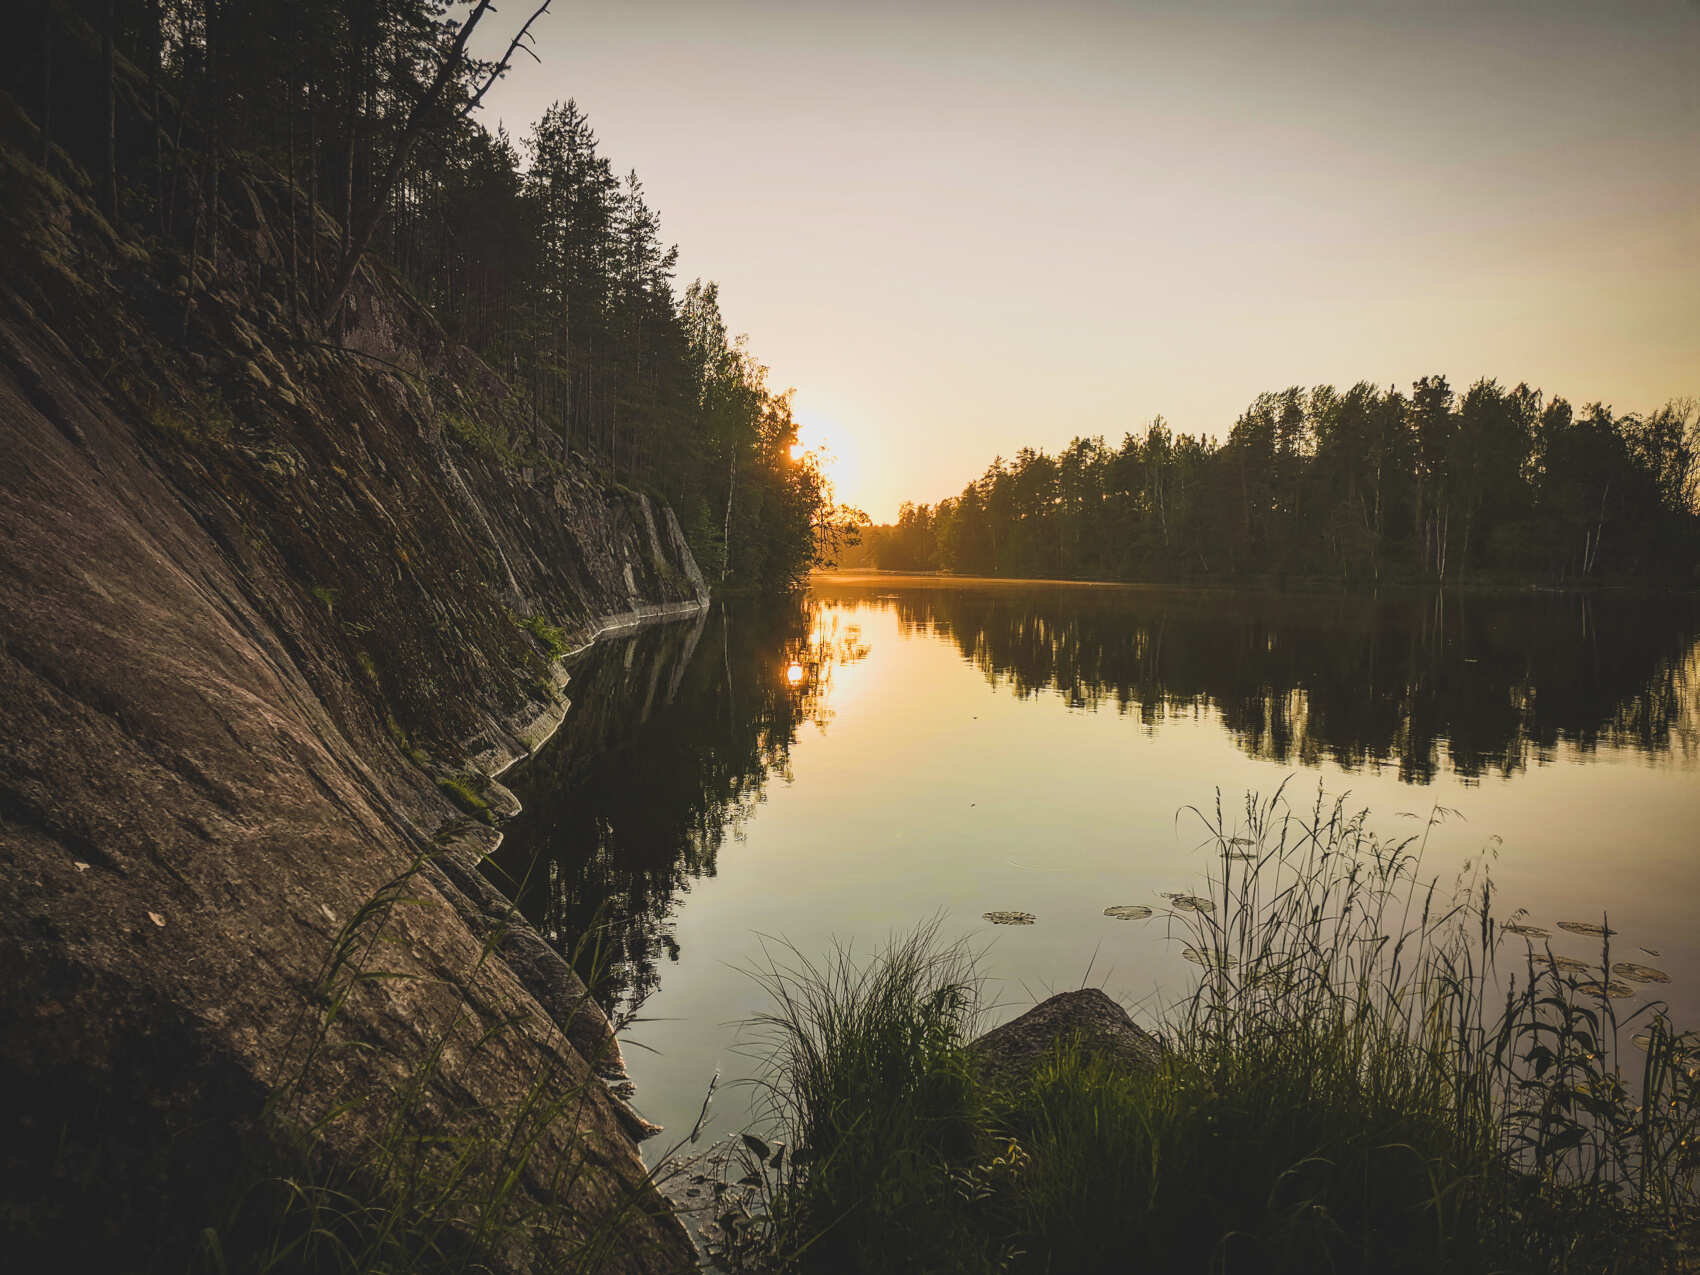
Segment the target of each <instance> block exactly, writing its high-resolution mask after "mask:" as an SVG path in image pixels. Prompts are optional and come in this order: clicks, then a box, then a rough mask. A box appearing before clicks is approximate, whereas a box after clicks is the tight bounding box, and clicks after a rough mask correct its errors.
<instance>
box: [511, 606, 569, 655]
mask: <svg viewBox="0 0 1700 1275" xmlns="http://www.w3.org/2000/svg"><path fill="white" fill-rule="evenodd" d="M517 623H518V624H519V627H520V628H522V629H524V630H525V631H526V632H527V633H529V634H531V636H532V637H534V638H536V639H537V642H538V645H540V646H541V647H542V648H543V649H544V650H545V651H546V652H548V654H549V658H550V659H551V660H558V659H560V658H562V657H563V656H565V655H566V654H567V653H568V652H569V651H571V650H572V647H571V646H570V645H568V643H567V635H566V633H565V632H563V631H562V630H561V629H560V628H558V627H556V626H555V625H553V624H550V623H549V621H548V620H546V619H544V618H543V617H542V616H540V615H528V616H526V617H525V619H523V620H519V621H517Z"/></svg>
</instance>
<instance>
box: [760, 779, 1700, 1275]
mask: <svg viewBox="0 0 1700 1275" xmlns="http://www.w3.org/2000/svg"><path fill="white" fill-rule="evenodd" d="M1195 813H1198V815H1199V818H1200V819H1201V820H1202V821H1203V823H1204V826H1205V827H1206V828H1207V830H1208V843H1209V845H1210V847H1211V861H1212V864H1211V867H1210V869H1209V872H1208V886H1207V890H1206V892H1207V895H1208V898H1209V899H1210V904H1211V907H1210V909H1209V910H1208V911H1202V910H1189V911H1186V912H1177V913H1176V914H1175V916H1176V919H1177V920H1178V921H1180V922H1181V924H1182V927H1183V929H1184V930H1185V934H1184V941H1185V942H1186V945H1187V947H1188V948H1190V949H1191V951H1192V953H1193V958H1192V959H1193V960H1194V962H1195V964H1197V966H1198V968H1199V971H1200V972H1199V974H1198V976H1197V982H1196V985H1195V986H1194V987H1192V988H1191V989H1190V990H1189V992H1188V994H1187V995H1186V996H1185V997H1183V998H1182V999H1181V1000H1180V1001H1179V1003H1178V1004H1176V1005H1175V1006H1174V1007H1173V1008H1172V1009H1171V1010H1170V1011H1169V1013H1168V1015H1167V1018H1166V1021H1165V1022H1164V1023H1163V1024H1162V1025H1161V1028H1162V1031H1161V1034H1162V1036H1163V1039H1164V1041H1165V1050H1164V1057H1163V1061H1162V1063H1161V1065H1160V1066H1159V1067H1158V1068H1157V1069H1156V1070H1155V1071H1153V1072H1150V1073H1148V1074H1147V1073H1135V1072H1130V1071H1127V1070H1125V1069H1118V1068H1116V1067H1115V1066H1113V1065H1111V1064H1108V1063H1105V1062H1103V1061H1100V1060H1095V1059H1093V1058H1090V1057H1085V1056H1083V1055H1082V1054H1081V1053H1080V1052H1079V1050H1078V1049H1077V1048H1076V1047H1074V1046H1073V1045H1072V1044H1071V1043H1069V1042H1063V1043H1062V1044H1061V1045H1059V1048H1058V1050H1057V1052H1056V1055H1055V1056H1054V1057H1053V1058H1052V1059H1051V1060H1050V1061H1049V1062H1048V1063H1047V1064H1046V1065H1045V1066H1044V1067H1043V1068H1041V1070H1040V1071H1039V1073H1038V1074H1037V1076H1036V1078H1035V1079H1034V1080H1033V1082H1032V1083H1031V1084H1030V1085H1029V1086H1028V1087H1027V1088H1026V1090H1025V1091H1024V1092H1020V1093H1002V1092H998V1091H997V1090H996V1089H994V1088H993V1087H992V1086H991V1085H989V1084H988V1083H986V1082H985V1081H984V1080H982V1079H980V1078H979V1077H977V1076H976V1074H975V1072H974V1070H973V1067H972V1065H971V1063H970V1061H969V1058H968V1055H967V1054H966V1052H965V1049H964V1046H965V1045H966V1043H967V1041H968V1040H969V1039H971V1037H972V1034H973V1030H974V1027H975V1024H976V1018H977V1013H976V1006H977V987H978V985H977V982H976V980H975V978H974V975H973V965H972V961H971V959H970V958H969V957H968V955H967V954H966V953H965V952H964V951H963V950H962V949H960V948H950V947H945V948H941V947H940V946H939V945H938V943H937V931H936V926H928V927H924V928H923V929H922V930H920V931H919V932H917V934H916V935H915V936H913V937H912V938H910V939H909V940H906V941H903V942H899V943H896V944H894V945H893V946H892V947H890V948H889V949H887V950H886V951H884V952H882V953H881V954H880V955H879V956H878V958H877V959H876V960H874V961H873V962H872V963H870V964H868V965H865V966H859V965H858V964H857V963H856V962H854V961H853V960H852V959H851V957H850V955H849V953H847V952H839V953H838V954H836V955H835V956H834V957H833V958H832V959H831V960H829V961H827V962H826V963H824V964H820V965H816V964H811V963H809V962H808V961H805V960H803V959H802V958H801V957H799V956H798V955H797V954H796V953H795V952H794V951H789V950H788V951H787V954H786V955H785V959H784V962H783V963H781V962H778V961H774V960H772V959H771V958H770V960H769V964H768V967H767V968H766V969H765V970H763V971H762V974H761V977H762V981H763V982H764V983H765V984H766V985H767V987H768V990H769V993H770V995H771V996H772V998H773V1002H774V1007H773V1009H772V1010H771V1012H770V1013H768V1014H767V1015H766V1016H764V1017H763V1018H762V1019H761V1020H759V1021H758V1023H757V1026H758V1028H759V1029H760V1030H759V1033H758V1036H759V1045H760V1048H761V1050H762V1053H763V1056H764V1057H765V1059H766V1064H767V1070H766V1073H765V1077H764V1080H763V1082H762V1083H763V1085H764V1092H765V1093H766V1094H767V1095H768V1103H769V1113H768V1114H769V1116H770V1118H771V1122H772V1124H771V1127H772V1129H773V1130H774V1135H773V1136H775V1137H783V1138H784V1139H785V1141H786V1142H787V1143H788V1145H789V1146H790V1148H791V1156H790V1159H789V1161H788V1162H785V1163H783V1164H782V1165H781V1166H780V1167H778V1168H776V1167H775V1166H774V1165H773V1164H772V1162H771V1158H769V1159H768V1160H762V1159H761V1158H760V1157H757V1156H755V1155H753V1154H745V1155H744V1156H743V1157H742V1164H741V1166H740V1167H741V1169H742V1171H743V1172H744V1174H745V1176H744V1178H743V1180H742V1185H743V1188H744V1189H745V1190H746V1191H747V1192H749V1193H751V1194H752V1196H753V1197H754V1200H753V1208H754V1212H755V1214H756V1220H755V1221H754V1222H752V1223H749V1224H746V1225H745V1226H743V1227H742V1229H741V1231H740V1235H741V1236H742V1237H743V1239H742V1242H741V1243H738V1244H734V1245H733V1252H732V1254H731V1256H730V1259H729V1260H730V1261H732V1262H733V1264H735V1265H742V1266H743V1267H744V1268H746V1269H780V1270H799V1271H831V1272H839V1271H876V1270H927V1271H932V1270H938V1271H999V1270H1010V1271H1034V1272H1064V1271H1088V1272H1090V1271H1109V1270H1117V1271H1120V1270H1129V1269H1150V1270H1161V1271H1220V1272H1231V1271H1275V1272H1282V1271H1292V1272H1298V1271H1313V1270H1336V1271H1371V1270H1374V1271H1383V1270H1389V1271H1413V1272H1414V1271H1435V1270H1450V1271H1462V1272H1478V1271H1479V1272H1490V1271H1555V1272H1557V1271H1563V1272H1581V1271H1642V1270H1682V1269H1695V1266H1694V1262H1695V1248H1694V1245H1695V1242H1696V1240H1697V1238H1700V1236H1697V1235H1696V1218H1700V1081H1697V1074H1700V1038H1697V1037H1696V1036H1694V1035H1693V1034H1687V1035H1679V1034H1677V1033H1676V1032H1674V1031H1673V1030H1672V1029H1671V1027H1670V1025H1669V1023H1668V1020H1667V1019H1666V1018H1665V1017H1664V1015H1663V1011H1662V1008H1661V1007H1660V1006H1658V1005H1656V1004H1647V1005H1643V1006H1642V1007H1641V1008H1640V1009H1638V1010H1635V1011H1634V1012H1633V1013H1631V1014H1629V1015H1627V1016H1626V1017H1623V1018H1621V1019H1620V1017H1619V1013H1618V1009H1617V1006H1616V1004H1615V1003H1614V1001H1613V999H1612V998H1611V997H1610V996H1609V995H1607V994H1606V991H1605V989H1604V987H1603V986H1601V985H1602V984H1604V983H1605V982H1606V981H1607V977H1608V972H1609V971H1610V970H1611V968H1612V955H1611V950H1610V935H1609V934H1606V935H1603V936H1602V950H1601V953H1600V968H1599V969H1598V970H1595V971H1593V972H1591V973H1589V972H1582V971H1574V970H1570V969H1567V968H1566V967H1564V966H1563V965H1562V964H1561V963H1560V962H1559V961H1558V960H1556V959H1555V958H1554V957H1553V955H1552V954H1551V952H1550V951H1549V950H1548V949H1547V948H1546V947H1545V946H1544V944H1542V945H1537V942H1536V941H1532V940H1530V939H1527V938H1525V937H1523V936H1522V935H1521V934H1519V933H1517V932H1507V931H1506V930H1505V929H1504V928H1503V927H1502V926H1501V925H1500V924H1499V923H1498V922H1497V921H1496V919H1495V917H1494V912H1493V905H1494V898H1493V889H1492V884H1491V880H1490V879H1489V877H1488V874H1487V872H1486V869H1485V866H1484V865H1483V863H1482V862H1480V861H1478V862H1477V863H1475V864H1474V865H1473V866H1472V865H1467V867H1466V870H1465V873H1464V874H1463V875H1462V876H1460V877H1459V878H1458V879H1457V880H1456V881H1455V882H1453V883H1452V884H1450V885H1449V886H1448V887H1446V888H1444V889H1443V888H1442V887H1441V886H1440V885H1439V883H1438V882H1437V881H1436V880H1435V879H1434V878H1432V877H1429V876H1427V875H1425V872H1424V867H1423V851H1424V846H1425V843H1426V836H1427V834H1426V832H1424V833H1422V834H1419V835H1418V836H1416V837H1413V838H1409V839H1403V840H1398V841H1391V842H1390V841H1385V840H1382V839H1379V838H1377V837H1375V836H1374V835H1372V834H1371V833H1370V832H1369V830H1368V829H1367V826H1366V821H1365V818H1364V816H1363V815H1362V814H1353V813H1351V812H1349V811H1348V810H1347V809H1346V808H1345V806H1344V805H1343V804H1342V803H1339V802H1333V803H1329V802H1325V801H1323V800H1322V799H1321V797H1320V796H1319V797H1318V799H1317V801H1316V802H1315V803H1314V805H1312V806H1311V807H1310V808H1309V809H1308V810H1304V811H1298V812H1295V811H1294V810H1292V809H1291V808H1290V807H1289V806H1288V804H1287V802H1286V801H1285V798H1284V795H1283V794H1282V793H1277V794H1276V795H1275V796H1274V797H1273V798H1271V799H1268V800H1259V799H1258V798H1256V797H1255V796H1253V797H1249V798H1248V799H1247V801H1246V804H1245V807H1244V810H1243V812H1241V813H1240V814H1238V815H1237V816H1236V818H1235V819H1234V820H1233V821H1230V820H1228V819H1227V818H1226V817H1225V816H1224V814H1223V811H1222V809H1221V807H1220V804H1219V803H1218V806H1217V808H1216V809H1215V810H1214V811H1213V812H1208V813H1206V812H1195ZM1445 813H1446V812H1442V811H1437V812H1436V816H1435V819H1436V820H1438V819H1439V818H1442V817H1444V815H1445ZM1433 822H1434V821H1432V820H1431V823H1430V827H1432V826H1433ZM1602 928H1606V927H1604V924H1603V919H1602ZM1637 1027H1640V1028H1641V1029H1643V1038H1642V1039H1643V1043H1644V1044H1645V1046H1646V1048H1645V1052H1644V1053H1637V1052H1635V1051H1633V1050H1631V1051H1630V1053H1629V1056H1627V1057H1626V1056H1625V1055H1624V1054H1623V1053H1621V1052H1620V1047H1619V1043H1618V1042H1619V1039H1620V1038H1621V1037H1623V1036H1626V1035H1628V1034H1629V1033H1630V1032H1631V1031H1633V1030H1635V1028H1637ZM763 1145H764V1146H765V1145H766V1144H765V1143H764V1144H763Z"/></svg>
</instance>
